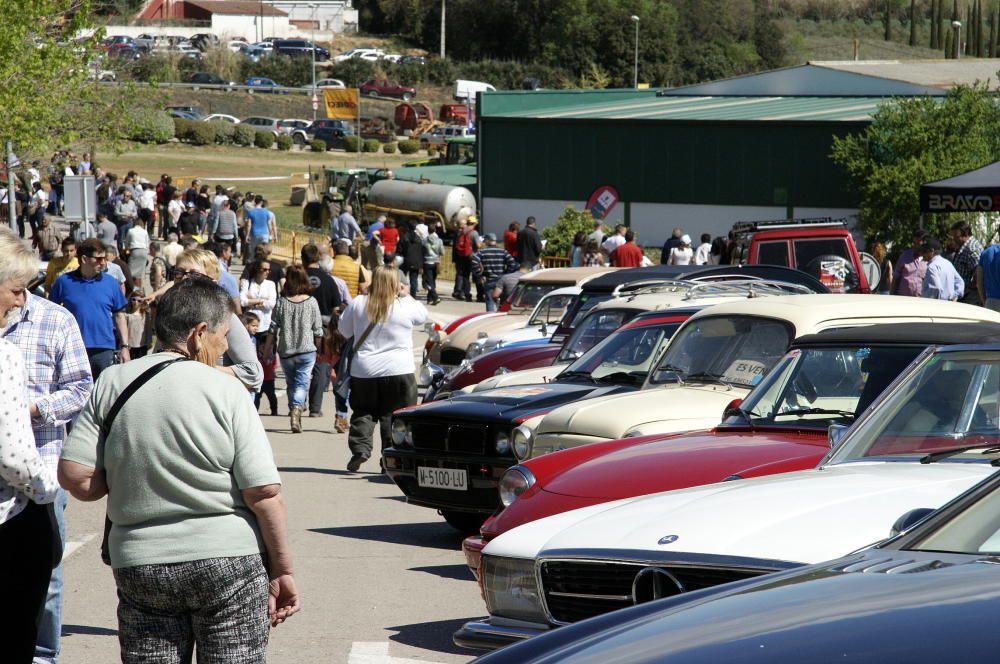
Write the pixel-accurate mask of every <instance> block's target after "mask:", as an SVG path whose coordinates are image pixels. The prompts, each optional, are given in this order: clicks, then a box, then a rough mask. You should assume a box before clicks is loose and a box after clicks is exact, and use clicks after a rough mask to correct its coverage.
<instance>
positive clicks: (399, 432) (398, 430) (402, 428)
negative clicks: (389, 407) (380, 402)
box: [392, 419, 409, 445]
mask: <svg viewBox="0 0 1000 664" xmlns="http://www.w3.org/2000/svg"><path fill="white" fill-rule="evenodd" d="M407 434H409V428H408V427H407V426H406V422H404V421H403V420H397V419H394V420H393V421H392V442H394V443H395V444H397V445H402V444H404V443H405V442H406V437H407Z"/></svg>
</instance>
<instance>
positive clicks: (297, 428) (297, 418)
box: [289, 406, 302, 433]
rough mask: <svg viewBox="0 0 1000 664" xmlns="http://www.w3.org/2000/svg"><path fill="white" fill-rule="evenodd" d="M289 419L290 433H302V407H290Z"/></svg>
mask: <svg viewBox="0 0 1000 664" xmlns="http://www.w3.org/2000/svg"><path fill="white" fill-rule="evenodd" d="M289 417H290V418H291V420H292V433H302V406H292V410H291V412H290V413H289Z"/></svg>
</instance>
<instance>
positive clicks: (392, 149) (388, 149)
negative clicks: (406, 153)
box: [382, 143, 396, 154]
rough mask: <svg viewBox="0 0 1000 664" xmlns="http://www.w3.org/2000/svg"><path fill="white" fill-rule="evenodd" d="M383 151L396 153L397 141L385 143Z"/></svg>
mask: <svg viewBox="0 0 1000 664" xmlns="http://www.w3.org/2000/svg"><path fill="white" fill-rule="evenodd" d="M382 152H384V153H386V154H395V153H396V144H395V143H385V144H383V145H382Z"/></svg>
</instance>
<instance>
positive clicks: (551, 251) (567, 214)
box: [541, 205, 594, 256]
mask: <svg viewBox="0 0 1000 664" xmlns="http://www.w3.org/2000/svg"><path fill="white" fill-rule="evenodd" d="M593 230H594V217H593V215H591V214H590V212H588V211H587V210H574V209H573V206H572V205H567V206H566V209H565V210H563V211H562V214H560V215H559V218H558V219H556V223H555V225H554V226H548V227H547V228H543V229H542V233H541V235H542V239H543V240H546V242H545V251H544V254H545V255H546V256H569V250H570V249H571V248H572V246H573V238H574V237H575V236H576V234H577V232H578V231H583V232H585V233H591V232H593Z"/></svg>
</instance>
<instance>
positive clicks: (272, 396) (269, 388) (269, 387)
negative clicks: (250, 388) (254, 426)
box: [253, 378, 278, 415]
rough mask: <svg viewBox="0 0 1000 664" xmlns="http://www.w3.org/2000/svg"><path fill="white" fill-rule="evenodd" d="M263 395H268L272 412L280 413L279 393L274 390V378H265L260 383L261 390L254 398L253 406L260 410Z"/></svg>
mask: <svg viewBox="0 0 1000 664" xmlns="http://www.w3.org/2000/svg"><path fill="white" fill-rule="evenodd" d="M261 396H265V397H267V405H268V406H270V407H271V414H272V415H276V414H277V413H278V394H277V393H276V392H275V391H274V379H273V378H272V379H271V380H265V381H264V382H263V383H261V385H260V392H258V393H257V396H255V397H254V399H253V407H254V408H256V409H257V410H260V398H261Z"/></svg>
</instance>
